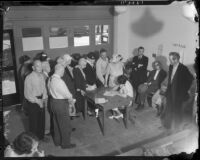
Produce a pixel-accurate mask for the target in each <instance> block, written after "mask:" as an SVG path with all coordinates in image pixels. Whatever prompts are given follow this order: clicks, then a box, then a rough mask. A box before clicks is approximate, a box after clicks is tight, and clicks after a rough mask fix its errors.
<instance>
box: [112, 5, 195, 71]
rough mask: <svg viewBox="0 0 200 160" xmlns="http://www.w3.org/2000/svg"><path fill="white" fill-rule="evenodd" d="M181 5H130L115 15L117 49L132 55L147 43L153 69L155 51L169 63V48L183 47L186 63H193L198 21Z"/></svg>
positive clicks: (170, 49) (145, 46) (179, 49)
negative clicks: (183, 9) (136, 49)
mask: <svg viewBox="0 0 200 160" xmlns="http://www.w3.org/2000/svg"><path fill="white" fill-rule="evenodd" d="M181 6H182V5H181V3H179V2H173V3H172V4H170V5H166V6H160V5H157V6H128V7H127V11H126V12H125V13H122V14H121V15H119V16H115V18H114V24H115V27H116V28H117V31H116V28H115V32H114V33H115V34H114V46H116V45H117V49H116V52H118V53H124V57H125V58H126V59H128V58H129V57H132V56H133V54H132V53H133V51H134V49H135V48H137V47H139V46H144V48H145V55H147V56H148V57H149V65H148V69H151V63H152V62H153V60H154V59H153V57H152V54H153V53H156V54H157V55H160V56H163V57H164V61H165V60H166V61H167V62H166V63H167V64H169V61H168V54H169V52H170V51H179V52H180V54H182V53H184V58H183V63H184V64H186V65H189V66H190V65H192V64H193V63H194V59H195V57H196V55H195V48H196V43H195V40H196V39H197V37H196V33H197V32H198V24H195V23H192V22H190V21H188V20H187V19H186V18H184V17H183V15H182V10H181ZM116 22H117V23H116ZM116 24H117V26H116ZM124 51H126V52H124ZM181 56H182V55H181ZM181 61H182V59H181Z"/></svg>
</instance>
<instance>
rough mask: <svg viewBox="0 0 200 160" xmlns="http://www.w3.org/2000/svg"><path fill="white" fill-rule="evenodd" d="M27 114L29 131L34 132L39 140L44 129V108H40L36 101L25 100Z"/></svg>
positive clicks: (42, 136) (42, 135)
mask: <svg viewBox="0 0 200 160" xmlns="http://www.w3.org/2000/svg"><path fill="white" fill-rule="evenodd" d="M27 105H28V116H29V131H30V132H32V133H33V134H35V135H36V136H37V137H38V138H39V139H40V140H42V139H43V138H44V130H45V109H44V108H40V106H39V105H38V104H36V103H31V102H29V101H27Z"/></svg>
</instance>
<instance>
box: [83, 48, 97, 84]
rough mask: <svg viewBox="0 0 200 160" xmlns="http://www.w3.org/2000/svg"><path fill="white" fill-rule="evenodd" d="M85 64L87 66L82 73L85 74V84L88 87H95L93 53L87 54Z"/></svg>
mask: <svg viewBox="0 0 200 160" xmlns="http://www.w3.org/2000/svg"><path fill="white" fill-rule="evenodd" d="M86 62H87V64H86V67H85V68H84V69H83V71H84V73H85V77H86V81H87V84H88V85H90V86H93V85H95V86H96V70H95V67H94V63H95V56H94V53H93V52H90V53H88V54H87V59H86Z"/></svg>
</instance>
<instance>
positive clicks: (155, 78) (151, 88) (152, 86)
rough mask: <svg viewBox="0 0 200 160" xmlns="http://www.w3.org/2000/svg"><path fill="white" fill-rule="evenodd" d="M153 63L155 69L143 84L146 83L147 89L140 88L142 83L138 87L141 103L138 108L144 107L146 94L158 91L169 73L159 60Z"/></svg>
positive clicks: (138, 99) (139, 101) (138, 100)
mask: <svg viewBox="0 0 200 160" xmlns="http://www.w3.org/2000/svg"><path fill="white" fill-rule="evenodd" d="M153 65H154V68H155V69H154V70H152V71H151V72H150V74H149V76H148V80H147V82H145V83H144V84H142V85H146V87H144V88H145V89H143V90H140V86H141V85H140V86H139V87H138V88H139V89H138V93H139V95H138V97H137V102H138V103H139V105H138V107H137V108H136V110H140V109H143V108H144V102H145V99H146V96H147V95H148V94H149V93H151V92H156V91H157V90H158V89H159V88H160V85H161V83H162V81H163V80H164V79H165V77H166V75H167V73H166V72H165V71H164V70H163V69H162V66H161V63H160V62H159V61H155V62H154V63H153Z"/></svg>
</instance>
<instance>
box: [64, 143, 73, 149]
mask: <svg viewBox="0 0 200 160" xmlns="http://www.w3.org/2000/svg"><path fill="white" fill-rule="evenodd" d="M74 147H76V144H69V145H67V146H61V148H62V149H70V148H74Z"/></svg>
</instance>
